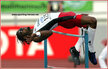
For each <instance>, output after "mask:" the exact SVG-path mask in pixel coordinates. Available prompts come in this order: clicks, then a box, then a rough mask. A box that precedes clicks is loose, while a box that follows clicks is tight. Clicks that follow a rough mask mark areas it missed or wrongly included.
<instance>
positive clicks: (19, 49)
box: [9, 30, 23, 56]
mask: <svg viewBox="0 0 108 69" xmlns="http://www.w3.org/2000/svg"><path fill="white" fill-rule="evenodd" d="M16 31H17V30H9V35H11V36H15V35H16ZM15 38H16V37H15ZM15 40H16V43H15V44H16V55H17V56H22V55H23V46H22V44H21V42H17V38H16V39H15Z"/></svg>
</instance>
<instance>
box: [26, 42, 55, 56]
mask: <svg viewBox="0 0 108 69" xmlns="http://www.w3.org/2000/svg"><path fill="white" fill-rule="evenodd" d="M39 50H43V51H44V42H43V41H42V44H39V43H35V42H32V44H31V45H30V48H29V50H28V53H27V55H28V56H34V55H35V53H36V51H39ZM47 54H48V56H53V55H54V53H53V50H52V48H51V45H50V44H49V41H48V42H47Z"/></svg>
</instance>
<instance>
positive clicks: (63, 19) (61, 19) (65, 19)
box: [50, 16, 76, 23]
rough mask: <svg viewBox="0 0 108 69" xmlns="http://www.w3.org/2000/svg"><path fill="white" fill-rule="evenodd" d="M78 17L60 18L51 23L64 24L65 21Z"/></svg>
mask: <svg viewBox="0 0 108 69" xmlns="http://www.w3.org/2000/svg"><path fill="white" fill-rule="evenodd" d="M75 18H76V16H65V17H59V18H56V19H53V20H52V21H50V23H57V22H63V21H67V20H69V19H75Z"/></svg>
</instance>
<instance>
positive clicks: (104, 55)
mask: <svg viewBox="0 0 108 69" xmlns="http://www.w3.org/2000/svg"><path fill="white" fill-rule="evenodd" d="M102 44H103V45H104V46H105V48H104V49H103V50H102V52H101V54H100V55H99V58H98V59H99V65H100V67H101V68H107V64H106V62H105V59H106V58H107V39H105V40H103V41H102Z"/></svg>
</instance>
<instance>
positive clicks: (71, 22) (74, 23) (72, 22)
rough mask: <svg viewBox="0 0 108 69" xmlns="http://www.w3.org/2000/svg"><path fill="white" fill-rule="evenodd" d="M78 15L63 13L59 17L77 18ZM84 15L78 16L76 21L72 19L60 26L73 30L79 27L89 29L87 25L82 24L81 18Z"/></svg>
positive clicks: (61, 23) (60, 23)
mask: <svg viewBox="0 0 108 69" xmlns="http://www.w3.org/2000/svg"><path fill="white" fill-rule="evenodd" d="M75 15H76V14H75V13H74V12H61V13H60V14H59V17H64V16H75ZM82 16H83V15H76V18H75V19H70V20H67V21H63V22H59V23H58V25H60V26H62V27H65V28H73V27H75V26H78V27H87V26H86V25H82V24H81V18H82Z"/></svg>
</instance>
